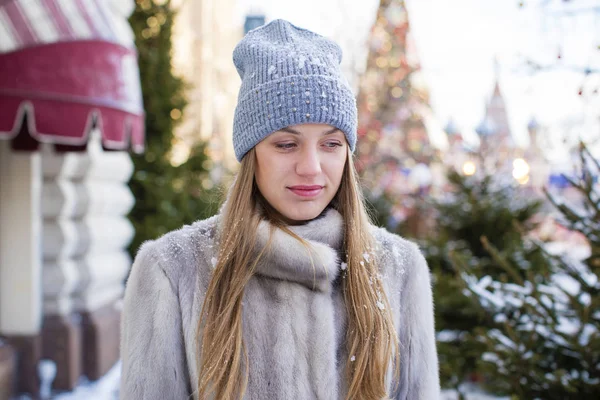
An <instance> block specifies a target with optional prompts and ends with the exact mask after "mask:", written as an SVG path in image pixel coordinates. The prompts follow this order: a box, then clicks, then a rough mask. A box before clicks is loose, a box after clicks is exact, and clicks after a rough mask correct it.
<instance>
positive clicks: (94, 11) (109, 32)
mask: <svg viewBox="0 0 600 400" xmlns="http://www.w3.org/2000/svg"><path fill="white" fill-rule="evenodd" d="M82 3H83V6H84V7H85V9H86V10H87V12H88V14H89V15H90V17H91V19H92V23H93V24H94V26H95V27H96V30H97V31H98V32H99V33H100V36H101V37H102V38H104V39H112V38H113V36H114V34H113V29H112V27H111V26H110V25H107V24H106V22H105V19H104V16H103V15H102V14H101V13H102V11H100V10H99V9H98V6H99V5H97V4H96V2H94V1H92V0H82ZM99 7H102V6H99ZM105 11H106V10H105ZM108 18H110V16H109V17H108Z"/></svg>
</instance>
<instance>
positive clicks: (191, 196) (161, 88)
mask: <svg viewBox="0 0 600 400" xmlns="http://www.w3.org/2000/svg"><path fill="white" fill-rule="evenodd" d="M174 17H175V10H174V9H173V7H172V6H171V4H170V2H169V1H155V0H137V1H136V9H135V11H134V12H133V14H132V15H131V17H130V20H129V22H130V24H131V26H132V28H133V31H134V34H135V42H136V46H137V50H138V54H139V66H140V80H141V84H142V94H143V99H144V108H145V110H146V150H145V152H144V154H143V155H140V156H133V163H134V166H135V172H134V175H133V177H132V179H131V181H130V183H129V186H130V188H131V191H132V192H133V194H134V196H135V199H136V200H135V206H134V208H133V210H132V211H131V213H130V215H129V219H130V220H131V222H132V223H133V226H134V228H135V237H134V239H133V242H132V243H131V245H130V252H131V253H132V254H135V252H136V251H137V249H138V248H139V246H140V244H141V243H142V242H144V241H145V240H148V239H155V238H157V237H159V236H160V235H162V234H164V233H166V232H168V231H170V230H173V229H176V228H179V227H181V226H182V225H184V224H189V223H191V222H193V221H194V220H196V219H200V218H204V217H207V216H208V215H210V214H212V213H213V212H214V211H215V208H216V203H215V201H216V200H215V196H214V195H213V193H209V192H208V191H207V190H205V189H204V187H203V185H202V183H203V181H204V180H206V179H208V169H209V168H210V161H209V160H208V158H207V156H206V154H205V151H204V149H205V147H206V145H205V143H203V142H199V143H198V144H197V145H196V146H195V147H194V148H192V149H191V151H190V156H189V158H188V159H187V160H186V162H184V163H182V164H180V165H173V163H172V155H171V150H172V144H173V142H174V130H175V128H176V126H177V123H178V122H179V121H180V120H181V117H182V116H184V115H185V106H186V99H185V84H184V82H183V81H182V79H180V78H179V77H177V76H175V75H174V74H173V71H172V64H171V33H172V28H173V21H174Z"/></svg>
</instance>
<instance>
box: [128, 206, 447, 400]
mask: <svg viewBox="0 0 600 400" xmlns="http://www.w3.org/2000/svg"><path fill="white" fill-rule="evenodd" d="M219 220H220V218H219V216H214V217H212V218H209V219H207V220H204V221H198V222H196V223H194V224H192V225H189V226H185V227H183V228H181V229H179V230H177V231H174V232H171V233H168V234H166V235H164V236H163V237H161V238H160V239H158V240H155V241H149V242H146V243H144V244H143V245H142V246H141V248H140V250H139V252H138V254H137V256H136V258H135V261H134V264H133V268H132V271H131V275H130V276H129V279H128V281H127V286H126V292H125V301H124V309H123V319H122V332H121V355H122V368H123V369H122V377H121V388H120V397H121V399H125V400H141V399H145V400H166V399H177V400H179V399H187V398H191V396H193V398H197V395H196V393H195V391H196V389H197V382H196V379H197V373H198V371H197V367H196V351H197V348H196V345H195V336H196V327H197V323H198V317H199V314H200V309H201V307H202V302H203V300H204V293H205V291H206V288H207V286H208V282H209V280H210V275H211V271H212V268H213V266H214V265H215V263H216V258H215V257H216V251H217V249H216V243H215V236H216V232H217V230H218V229H219ZM342 224H343V221H342V218H341V216H340V214H339V213H338V212H337V211H335V210H333V209H329V210H327V211H326V212H325V213H324V215H323V216H321V217H319V218H317V219H315V220H313V221H311V222H309V223H308V224H306V225H301V226H294V227H292V230H293V231H294V232H296V233H297V234H298V235H300V236H301V237H303V238H305V239H307V240H308V241H309V243H310V244H311V245H312V250H311V251H312V252H313V257H312V258H313V260H318V262H315V268H314V269H313V265H312V264H311V261H310V260H311V258H310V257H309V255H308V252H307V250H306V248H305V247H304V246H303V245H302V244H300V243H299V242H297V241H296V240H295V239H293V238H292V237H290V236H288V235H287V234H285V233H283V232H282V231H276V232H275V237H274V241H273V245H272V246H271V250H270V252H269V253H268V254H266V255H265V256H264V257H263V258H262V259H261V262H260V264H259V265H258V269H257V274H256V275H255V276H254V277H253V278H252V279H251V280H250V282H249V283H248V285H247V287H246V290H245V295H244V296H245V297H244V302H243V307H244V308H243V327H244V328H243V329H244V340H245V344H246V348H247V351H248V355H249V360H250V365H249V373H250V376H249V382H248V389H247V392H246V395H245V399H248V400H288V399H290V400H291V399H294V400H309V399H310V400H313V399H315V400H316V399H319V400H336V399H343V398H344V397H345V394H346V391H347V388H346V384H347V382H345V378H344V365H345V363H346V360H347V359H348V357H349V355H348V354H347V351H346V348H345V344H344V337H345V330H346V316H345V307H344V301H343V296H342V293H341V289H340V282H341V279H342V278H341V277H340V276H341V274H343V271H342V269H343V268H344V267H345V265H341V263H340V261H339V251H340V246H341V242H342ZM268 234H269V227H268V225H267V223H266V222H262V223H261V225H260V228H259V232H258V241H259V245H260V244H264V243H266V240H267V238H268ZM373 235H374V237H375V239H376V242H377V247H378V252H377V258H378V261H379V265H380V269H381V275H382V281H383V282H384V285H385V287H386V293H387V296H388V300H389V302H390V306H391V308H392V312H393V316H394V322H395V324H396V330H397V332H398V334H399V341H400V346H401V347H400V357H401V368H400V382H398V385H397V387H398V391H397V393H391V398H392V399H402V400H404V399H409V400H436V399H438V398H439V391H440V389H439V378H438V361H437V353H436V345H435V336H434V322H433V302H432V292H431V284H430V277H429V270H428V268H427V264H426V262H425V259H424V258H423V256H422V255H421V252H420V251H419V249H418V248H417V246H416V245H414V244H413V243H410V242H408V241H406V240H403V239H401V238H400V237H398V236H396V235H393V234H391V233H389V232H387V231H386V230H384V229H381V228H375V227H373ZM320 263H322V265H323V267H322V268H321V267H320V265H319V264H320ZM315 270H316V271H315ZM365 306H367V307H376V306H377V305H376V304H366V305H365ZM379 306H381V304H379ZM388 381H389V379H388ZM390 387H391V386H390Z"/></svg>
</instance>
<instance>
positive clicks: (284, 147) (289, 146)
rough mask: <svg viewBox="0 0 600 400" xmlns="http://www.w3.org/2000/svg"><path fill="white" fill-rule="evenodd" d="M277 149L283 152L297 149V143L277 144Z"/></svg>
mask: <svg viewBox="0 0 600 400" xmlns="http://www.w3.org/2000/svg"><path fill="white" fill-rule="evenodd" d="M275 147H277V148H278V149H282V150H289V149H292V148H294V147H296V143H276V144H275Z"/></svg>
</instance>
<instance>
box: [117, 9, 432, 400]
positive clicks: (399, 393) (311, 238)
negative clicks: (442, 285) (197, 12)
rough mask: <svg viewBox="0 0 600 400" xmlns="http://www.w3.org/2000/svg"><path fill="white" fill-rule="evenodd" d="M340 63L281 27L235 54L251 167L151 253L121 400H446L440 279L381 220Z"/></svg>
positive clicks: (128, 335) (125, 357) (131, 325)
mask: <svg viewBox="0 0 600 400" xmlns="http://www.w3.org/2000/svg"><path fill="white" fill-rule="evenodd" d="M341 57H342V55H341V49H340V48H339V46H338V45H337V44H335V43H334V42H332V41H330V40H328V39H326V38H324V37H322V36H319V35H317V34H315V33H313V32H310V31H307V30H304V29H301V28H298V27H295V26H294V25H292V24H290V23H289V22H286V21H283V20H276V21H273V22H271V23H270V24H268V25H265V26H263V27H260V28H258V29H255V30H253V31H251V32H249V33H248V34H247V35H246V37H245V38H244V39H243V40H242V41H241V42H240V43H239V44H238V46H237V47H236V49H235V50H234V53H233V59H234V63H235V65H236V67H237V69H238V72H239V74H240V76H241V78H242V86H241V89H240V94H239V99H238V105H237V108H236V112H235V121H234V130H233V143H234V147H235V151H236V156H237V158H238V160H240V161H241V166H240V170H239V173H238V175H237V177H236V179H235V182H234V184H233V186H232V187H231V189H230V191H229V194H228V197H227V200H226V201H225V204H224V205H223V206H222V208H221V211H220V213H219V215H216V216H214V217H212V218H209V219H207V220H204V221H198V222H195V223H194V224H192V225H190V226H185V227H183V228H181V229H179V230H177V231H174V232H171V233H169V234H167V235H164V236H163V237H161V238H160V239H157V240H155V241H150V242H147V243H145V244H144V245H142V247H141V248H140V250H139V252H138V254H137V256H136V259H135V262H134V265H133V268H132V271H131V275H130V277H129V280H128V282H127V288H126V293H125V303H124V310H123V321H122V339H121V351H122V363H123V371H122V379H121V391H120V396H121V398H122V399H127V400H137V399H156V400H164V399H187V398H190V397H193V398H194V399H219V400H221V399H226V400H228V399H232V400H233V399H256V400H258V399H260V400H287V399H299V400H309V399H311V400H312V399H323V400H332V399H357V400H365V399H378V400H379V399H384V398H393V399H410V400H417V399H426V400H435V399H437V398H438V397H439V378H438V363H437V353H436V347H435V337H434V323H433V303H432V292H431V286H430V278H429V271H428V268H427V265H426V262H425V260H424V258H423V256H422V255H421V253H420V251H419V249H418V248H417V246H416V245H414V244H412V243H410V242H408V241H406V240H404V239H402V238H400V237H398V236H396V235H393V234H391V233H389V232H387V231H386V230H385V229H383V228H377V227H375V226H373V225H371V224H370V222H369V218H368V216H367V214H366V212H365V208H364V203H363V199H362V194H361V190H360V186H359V183H358V178H357V175H356V171H355V169H354V165H353V160H352V151H353V150H354V147H355V144H356V115H357V111H356V104H355V100H354V97H353V94H352V91H351V89H350V88H349V86H348V84H347V82H346V81H345V80H344V79H343V77H342V75H341V71H340V61H341Z"/></svg>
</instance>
